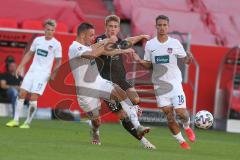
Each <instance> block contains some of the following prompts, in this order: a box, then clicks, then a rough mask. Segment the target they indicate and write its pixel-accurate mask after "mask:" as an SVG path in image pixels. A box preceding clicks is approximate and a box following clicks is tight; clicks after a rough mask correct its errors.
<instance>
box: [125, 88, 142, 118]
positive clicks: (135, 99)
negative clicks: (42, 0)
mask: <svg viewBox="0 0 240 160" xmlns="http://www.w3.org/2000/svg"><path fill="white" fill-rule="evenodd" d="M126 93H127V96H128V97H129V99H130V100H131V102H132V103H133V107H131V110H132V112H136V113H137V116H138V117H140V116H141V115H142V109H141V108H140V107H139V106H138V104H139V103H140V98H139V96H138V94H137V92H136V90H135V88H133V87H130V88H128V89H127V90H126Z"/></svg>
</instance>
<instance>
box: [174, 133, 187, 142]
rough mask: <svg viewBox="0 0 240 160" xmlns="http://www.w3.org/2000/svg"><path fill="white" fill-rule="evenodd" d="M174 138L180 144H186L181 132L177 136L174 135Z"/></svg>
mask: <svg viewBox="0 0 240 160" xmlns="http://www.w3.org/2000/svg"><path fill="white" fill-rule="evenodd" d="M173 137H174V138H175V139H176V140H177V141H178V142H179V143H182V142H185V139H184V138H183V136H182V133H181V132H179V133H178V134H176V135H173Z"/></svg>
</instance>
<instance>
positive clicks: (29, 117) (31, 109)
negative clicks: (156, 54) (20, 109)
mask: <svg viewBox="0 0 240 160" xmlns="http://www.w3.org/2000/svg"><path fill="white" fill-rule="evenodd" d="M36 112H37V101H30V102H29V108H28V114H27V119H26V121H25V122H24V123H25V124H30V123H31V122H32V119H33V117H34V115H35V113H36Z"/></svg>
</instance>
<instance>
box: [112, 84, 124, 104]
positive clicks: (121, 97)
mask: <svg viewBox="0 0 240 160" xmlns="http://www.w3.org/2000/svg"><path fill="white" fill-rule="evenodd" d="M114 91H115V93H114V95H115V96H116V97H117V99H118V100H119V101H123V100H124V99H126V98H127V94H126V92H125V91H124V90H122V89H121V88H120V87H119V86H118V85H114Z"/></svg>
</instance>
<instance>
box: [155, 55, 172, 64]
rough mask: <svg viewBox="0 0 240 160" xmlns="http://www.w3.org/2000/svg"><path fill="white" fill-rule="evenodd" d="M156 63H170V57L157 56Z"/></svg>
mask: <svg viewBox="0 0 240 160" xmlns="http://www.w3.org/2000/svg"><path fill="white" fill-rule="evenodd" d="M155 63H156V64H165V63H169V55H164V56H155Z"/></svg>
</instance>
